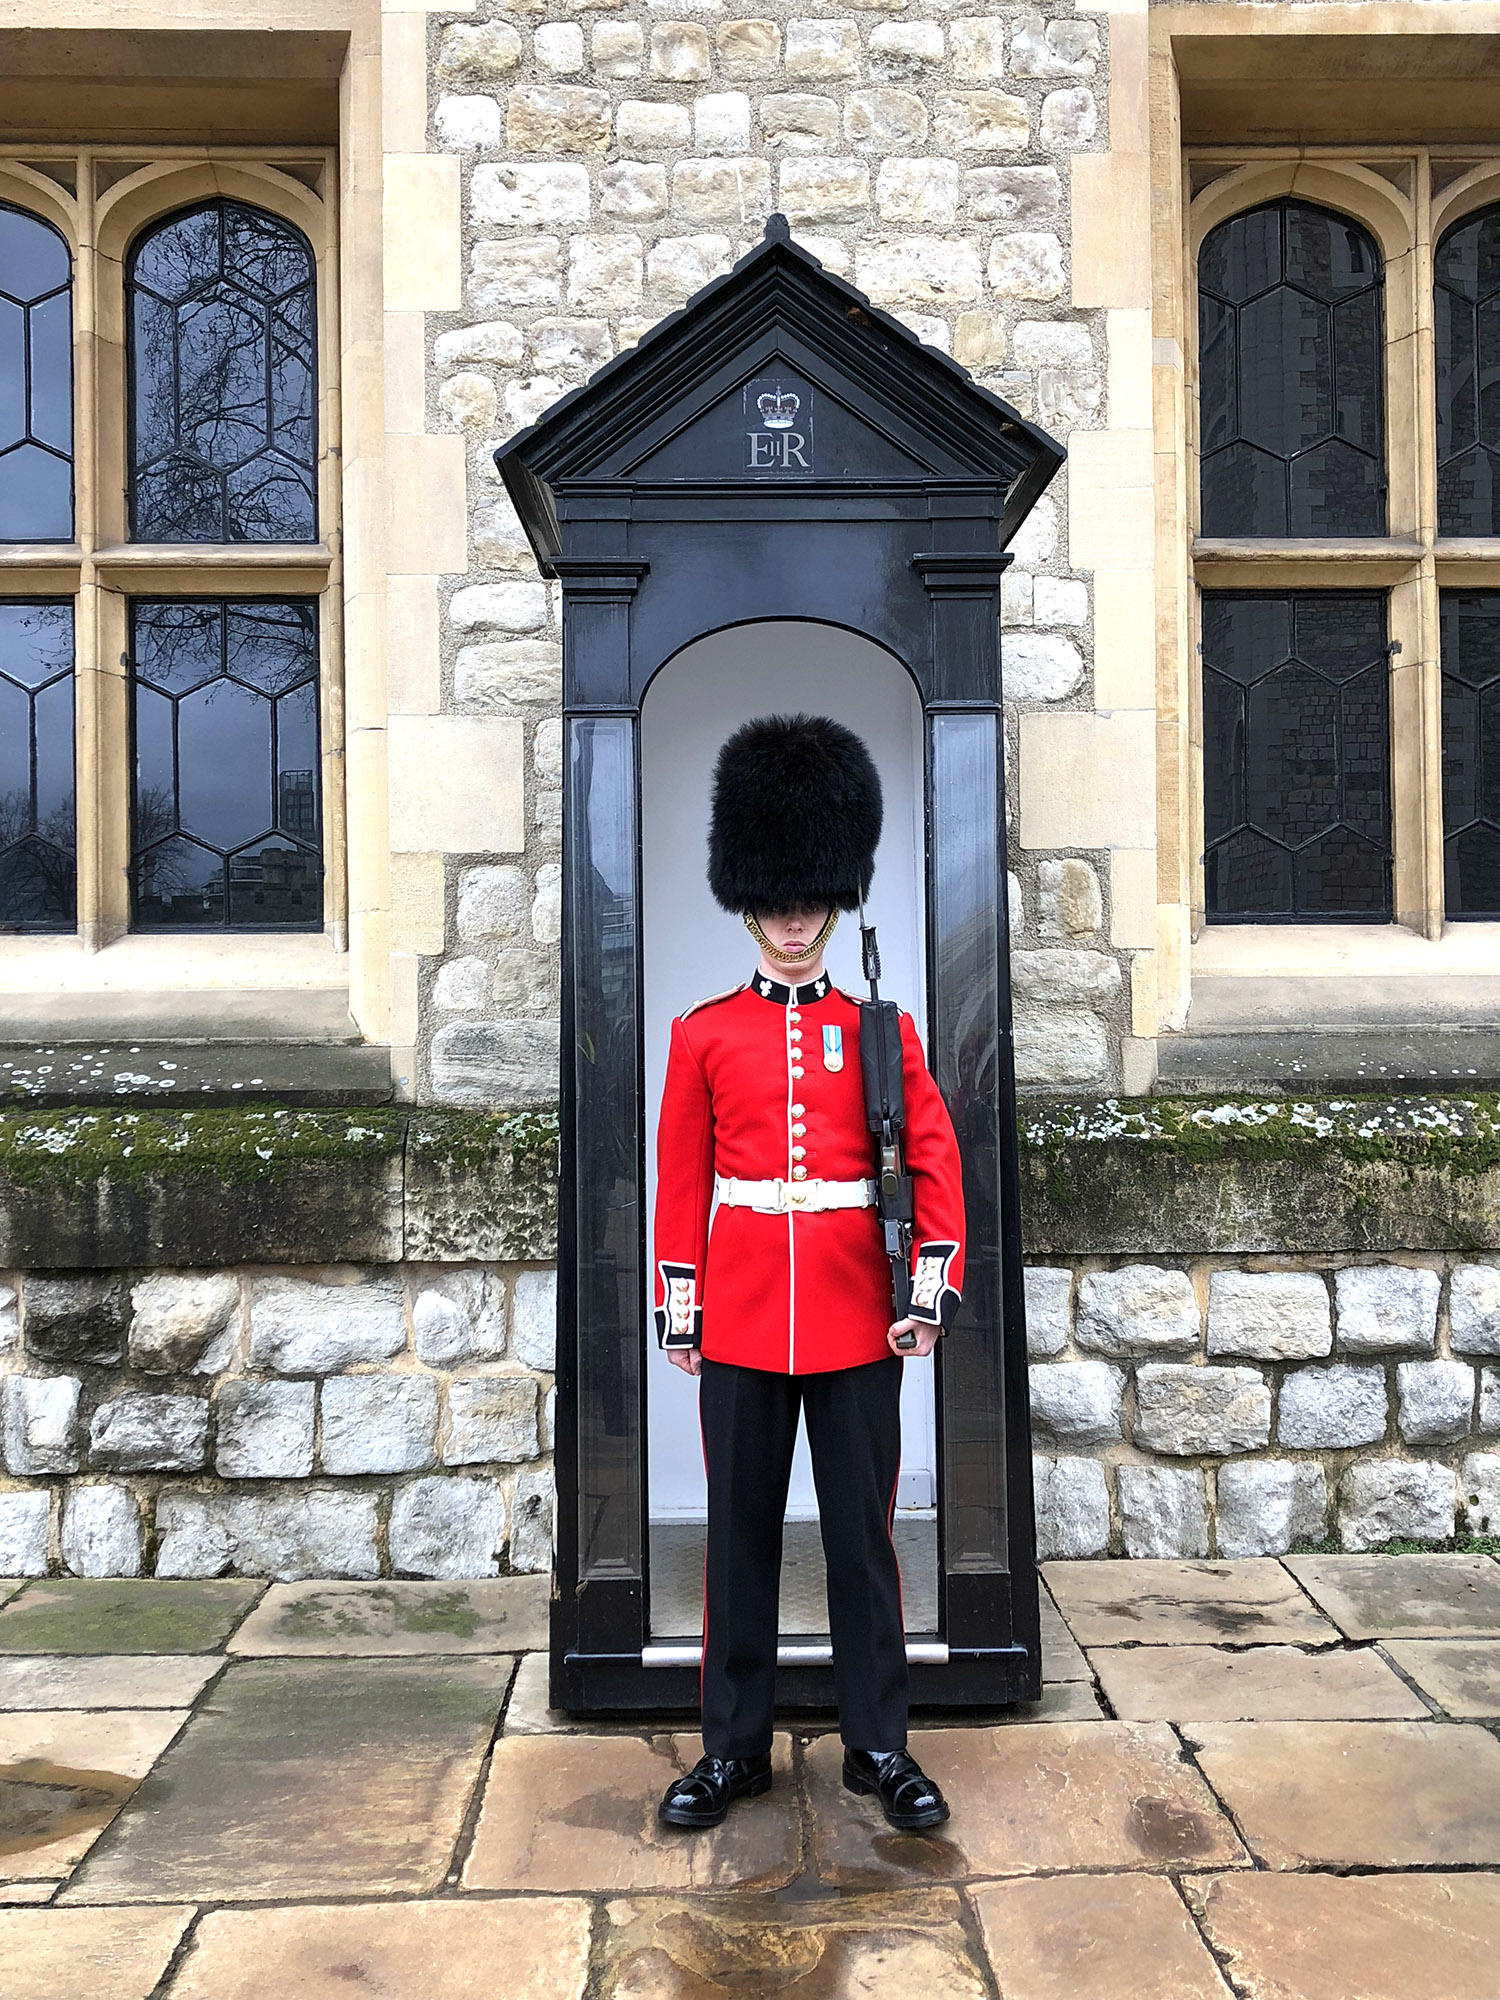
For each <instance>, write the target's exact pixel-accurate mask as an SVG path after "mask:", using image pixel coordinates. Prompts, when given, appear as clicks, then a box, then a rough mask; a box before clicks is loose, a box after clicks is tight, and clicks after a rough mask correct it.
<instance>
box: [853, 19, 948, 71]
mask: <svg viewBox="0 0 1500 2000" xmlns="http://www.w3.org/2000/svg"><path fill="white" fill-rule="evenodd" d="M869 50H870V74H871V76H872V77H874V79H875V81H876V82H877V83H906V82H910V81H916V82H921V81H922V80H923V79H924V78H926V77H928V76H930V75H931V73H932V71H933V70H934V69H936V68H937V66H938V65H939V64H940V63H941V62H942V60H943V30H942V27H941V25H940V24H939V23H938V22H936V21H882V22H881V23H880V25H879V26H878V27H876V28H872V29H871V30H870V40H869Z"/></svg>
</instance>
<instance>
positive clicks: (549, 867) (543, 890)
mask: <svg viewBox="0 0 1500 2000" xmlns="http://www.w3.org/2000/svg"><path fill="white" fill-rule="evenodd" d="M531 935H532V936H533V938H535V940H536V942H537V943H538V944H556V943H557V942H558V941H559V939H560V938H561V937H562V864H561V863H560V862H557V861H544V862H543V863H542V864H541V866H540V867H539V868H538V869H537V871H536V893H535V894H534V895H533V897H532V899H531Z"/></svg>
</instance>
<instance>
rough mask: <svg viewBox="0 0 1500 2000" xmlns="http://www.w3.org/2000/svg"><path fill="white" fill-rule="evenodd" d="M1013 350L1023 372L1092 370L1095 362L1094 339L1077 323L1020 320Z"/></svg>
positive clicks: (1084, 327) (1012, 345) (1012, 336)
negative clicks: (1050, 369)
mask: <svg viewBox="0 0 1500 2000" xmlns="http://www.w3.org/2000/svg"><path fill="white" fill-rule="evenodd" d="M1011 350H1012V352H1013V353H1014V355H1015V358H1016V360H1017V361H1018V362H1019V363H1020V365H1021V366H1022V367H1024V368H1039V367H1044V366H1048V365H1055V366H1057V367H1063V368H1089V367H1092V365H1093V360H1094V342H1093V337H1092V335H1091V334H1090V332H1089V329H1088V328H1087V327H1086V326H1081V325H1080V324H1079V323H1078V322H1077V321H1076V320H1053V319H1046V320H1035V319H1023V320H1019V321H1017V323H1016V327H1015V331H1014V333H1013V334H1012V335H1011Z"/></svg>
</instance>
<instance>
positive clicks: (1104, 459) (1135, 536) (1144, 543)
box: [1068, 235, 1155, 847]
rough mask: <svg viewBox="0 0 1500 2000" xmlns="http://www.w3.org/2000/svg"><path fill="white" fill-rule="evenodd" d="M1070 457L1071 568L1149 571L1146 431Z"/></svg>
mask: <svg viewBox="0 0 1500 2000" xmlns="http://www.w3.org/2000/svg"><path fill="white" fill-rule="evenodd" d="M1073 255H1074V257H1075V258H1076V257H1077V256H1078V243H1077V237H1076V235H1075V237H1074V243H1073ZM1070 458H1071V465H1070V469H1069V477H1068V516H1069V527H1068V547H1069V552H1070V554H1071V556H1072V560H1073V564H1074V566H1075V568H1078V569H1149V568H1150V565H1151V558H1152V553H1153V549H1154V535H1155V513H1154V504H1155V502H1154V484H1153V482H1154V477H1155V468H1154V464H1153V459H1152V450H1151V433H1150V432H1149V431H1145V430H1142V431H1090V432H1088V433H1086V434H1085V435H1084V436H1082V437H1080V438H1077V439H1076V440H1075V441H1074V442H1073V444H1072V446H1071V447H1070ZM1153 797H1154V790H1153ZM1120 844H1121V845H1126V846H1130V847H1144V846H1146V845H1148V844H1149V843H1148V842H1146V841H1144V840H1130V841H1128V842H1123V843H1120Z"/></svg>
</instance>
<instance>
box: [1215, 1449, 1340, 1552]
mask: <svg viewBox="0 0 1500 2000" xmlns="http://www.w3.org/2000/svg"><path fill="white" fill-rule="evenodd" d="M1216 1484H1217V1487H1218V1514H1217V1519H1216V1533H1217V1548H1218V1553H1219V1555H1220V1556H1223V1557H1226V1558H1235V1557H1239V1556H1280V1555H1285V1554H1286V1552H1287V1550H1288V1549H1290V1548H1291V1546H1292V1544H1293V1543H1294V1542H1303V1541H1306V1542H1320V1541H1321V1540H1322V1539H1323V1533H1324V1528H1325V1526H1326V1524H1327V1519H1328V1482H1327V1480H1326V1478H1325V1477H1324V1473H1323V1468H1322V1466H1321V1465H1315V1464H1309V1463H1308V1462H1307V1461H1306V1460H1304V1459H1288V1458H1251V1459H1237V1460H1234V1461H1233V1462H1231V1463H1230V1464H1228V1465H1221V1466H1220V1467H1219V1470H1218V1474H1217V1477H1216Z"/></svg>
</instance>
